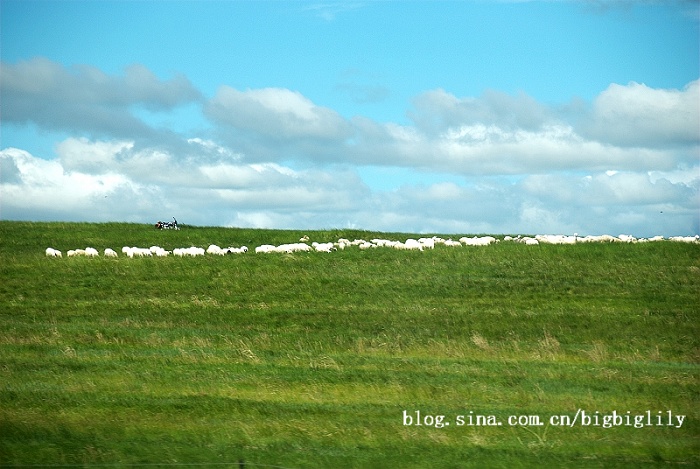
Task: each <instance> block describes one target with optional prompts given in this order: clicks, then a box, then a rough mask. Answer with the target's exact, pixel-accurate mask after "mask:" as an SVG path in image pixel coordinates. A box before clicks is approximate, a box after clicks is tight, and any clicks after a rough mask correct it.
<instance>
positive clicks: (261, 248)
mask: <svg viewBox="0 0 700 469" xmlns="http://www.w3.org/2000/svg"><path fill="white" fill-rule="evenodd" d="M275 249H277V246H273V245H272V244H263V245H262V246H258V247H256V248H255V253H256V254H260V253H270V252H275Z"/></svg>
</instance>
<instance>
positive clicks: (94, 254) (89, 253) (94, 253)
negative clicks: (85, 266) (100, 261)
mask: <svg viewBox="0 0 700 469" xmlns="http://www.w3.org/2000/svg"><path fill="white" fill-rule="evenodd" d="M99 255H100V253H99V252H97V249H95V248H90V247H87V248H85V256H86V257H98V256H99Z"/></svg>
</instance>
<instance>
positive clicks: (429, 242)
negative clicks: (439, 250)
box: [418, 238, 435, 249]
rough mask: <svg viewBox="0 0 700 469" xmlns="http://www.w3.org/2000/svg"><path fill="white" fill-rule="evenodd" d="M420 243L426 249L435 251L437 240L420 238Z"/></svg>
mask: <svg viewBox="0 0 700 469" xmlns="http://www.w3.org/2000/svg"><path fill="white" fill-rule="evenodd" d="M418 242H419V243H420V244H421V245H422V246H423V247H424V248H425V249H435V240H434V239H433V238H419V239H418Z"/></svg>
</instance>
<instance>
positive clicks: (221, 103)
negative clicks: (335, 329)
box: [0, 0, 700, 236]
mask: <svg viewBox="0 0 700 469" xmlns="http://www.w3.org/2000/svg"><path fill="white" fill-rule="evenodd" d="M0 13H1V21H2V24H1V26H2V29H1V30H0V40H1V41H0V57H1V59H2V75H0V93H2V94H1V95H0V98H2V101H0V110H1V111H2V118H1V121H0V122H1V128H0V130H1V131H2V134H0V138H1V140H0V152H1V153H0V157H2V159H1V160H0V162H1V163H2V166H0V169H2V173H1V175H2V181H1V185H0V197H1V199H0V218H3V219H52V220H53V219H55V220H63V219H69V220H90V221H107V220H125V221H143V222H149V223H150V222H152V221H153V220H154V219H158V218H169V217H170V216H172V215H175V216H178V219H180V220H182V221H183V222H189V223H192V224H200V225H227V226H258V227H271V228H308V229H312V228H329V227H346V226H353V227H359V228H366V229H379V230H390V231H422V232H442V233H475V232H491V233H519V232H527V233H534V232H536V233H553V232H557V233H558V232H578V233H586V234H601V233H604V232H605V233H611V234H620V233H631V234H636V235H638V236H651V235H656V234H664V235H676V234H695V233H698V231H700V221H699V220H698V204H699V200H700V196H699V195H698V192H699V189H700V169H699V166H700V165H699V162H698V159H699V156H700V150H699V149H700V145H699V144H700V123H699V121H700V117H699V116H698V114H700V112H699V111H698V108H699V106H700V105H699V104H698V101H699V100H700V95H699V94H698V79H699V78H700V65H699V60H700V51H699V42H700V41H699V36H698V24H699V13H698V4H697V2H693V1H667V2H657V1H639V2H633V1H609V2H603V1H518V2H508V1H499V2H486V1H461V2H447V1H445V2H418V1H364V2H363V1H357V2H304V1H275V2H258V1H245V2H234V1H147V2H139V1H119V2H109V1H107V2H104V1H100V2H98V1H87V2H85V1H77V0H72V1H60V0H53V1H48V2H40V1H33V0H29V1H12V0H10V1H8V0H2V2H1V3H0ZM662 215H663V216H662Z"/></svg>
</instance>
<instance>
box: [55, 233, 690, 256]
mask: <svg viewBox="0 0 700 469" xmlns="http://www.w3.org/2000/svg"><path fill="white" fill-rule="evenodd" d="M308 241H309V237H308V236H304V237H302V238H301V239H300V240H299V241H298V242H296V243H289V244H280V245H279V246H275V245H272V244H263V245H261V246H258V247H256V248H255V250H254V252H255V253H256V254H261V253H265V254H268V253H286V254H292V253H295V252H324V253H329V252H333V251H337V250H344V249H346V248H352V247H357V248H358V249H362V250H366V249H376V248H393V249H401V250H412V251H423V250H426V249H434V248H435V246H437V245H443V246H447V247H462V246H488V245H490V244H494V243H499V242H501V240H499V239H496V238H494V237H493V236H481V237H478V236H474V237H472V238H468V237H466V236H464V237H462V238H459V240H458V241H454V240H452V239H444V238H440V237H438V236H433V237H431V238H419V239H413V238H409V239H407V240H405V241H403V242H402V241H391V240H388V239H378V238H374V239H371V240H369V241H367V240H364V239H356V240H354V241H350V240H348V239H345V238H340V239H339V240H338V241H336V242H324V243H318V242H313V243H311V244H309V243H308ZM658 241H676V242H684V243H697V244H700V236H698V235H695V236H672V237H669V238H664V237H663V236H654V237H653V238H635V237H634V236H630V235H619V236H610V235H601V236H583V237H582V236H578V235H577V234H574V235H572V236H568V235H537V236H534V237H529V236H516V237H512V236H505V237H504V238H503V242H512V243H520V244H525V245H539V244H577V243H648V242H658ZM121 252H122V254H123V255H125V256H126V257H130V258H133V257H154V256H155V257H167V256H170V255H172V256H176V257H197V256H204V255H205V254H209V255H215V256H225V255H227V254H245V253H247V252H248V248H247V247H246V246H240V247H227V248H221V247H219V246H217V245H215V244H212V245H210V246H209V247H208V248H207V249H206V250H205V249H203V248H200V247H195V246H192V247H188V248H175V249H173V250H172V251H167V250H165V249H163V248H162V247H160V246H151V247H150V248H139V247H130V246H124V247H123V248H122V250H121ZM66 254H67V256H68V257H75V256H84V257H99V255H100V253H99V251H98V250H97V249H95V248H92V247H86V248H85V249H71V250H69V251H68V252H67V253H66ZM103 255H104V257H119V255H118V254H117V252H116V251H115V250H113V249H111V248H106V249H105V250H104V252H103ZM46 256H47V257H63V253H62V252H61V251H59V250H57V249H54V248H51V247H49V248H46Z"/></svg>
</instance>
